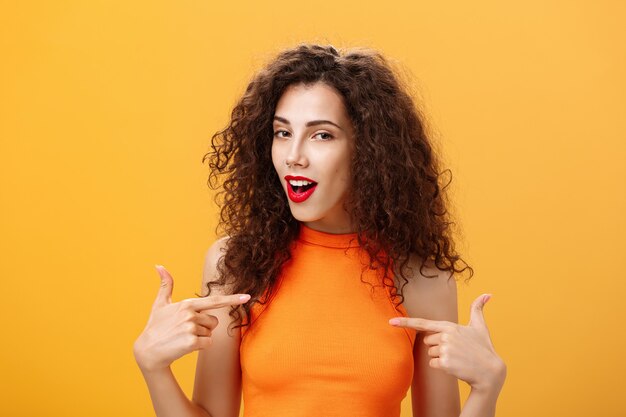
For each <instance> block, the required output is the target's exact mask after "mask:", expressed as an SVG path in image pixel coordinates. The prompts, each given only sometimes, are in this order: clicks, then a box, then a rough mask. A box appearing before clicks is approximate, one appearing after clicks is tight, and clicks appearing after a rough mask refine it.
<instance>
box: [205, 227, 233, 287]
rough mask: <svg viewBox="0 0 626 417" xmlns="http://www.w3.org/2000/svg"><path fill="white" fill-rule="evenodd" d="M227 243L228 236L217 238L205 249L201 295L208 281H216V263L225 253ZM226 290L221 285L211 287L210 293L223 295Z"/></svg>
mask: <svg viewBox="0 0 626 417" xmlns="http://www.w3.org/2000/svg"><path fill="white" fill-rule="evenodd" d="M227 244H228V236H225V237H222V238H219V239H217V240H216V241H215V242H213V244H212V245H211V246H210V247H209V249H208V250H207V251H206V254H205V256H204V270H203V271H202V295H206V294H207V284H208V283H209V282H213V281H216V280H217V278H218V276H217V263H218V262H219V260H220V258H222V256H224V254H225V253H226V247H227ZM227 293H228V290H227V289H225V288H221V287H215V286H214V287H213V288H212V292H211V295H218V294H219V295H223V294H227Z"/></svg>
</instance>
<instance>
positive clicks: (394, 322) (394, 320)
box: [389, 319, 400, 326]
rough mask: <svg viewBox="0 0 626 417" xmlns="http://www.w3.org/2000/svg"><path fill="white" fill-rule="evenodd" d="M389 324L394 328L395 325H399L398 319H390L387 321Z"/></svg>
mask: <svg viewBox="0 0 626 417" xmlns="http://www.w3.org/2000/svg"><path fill="white" fill-rule="evenodd" d="M389 324H393V325H394V326H395V325H396V324H400V319H391V320H389Z"/></svg>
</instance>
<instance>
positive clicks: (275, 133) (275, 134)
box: [274, 130, 289, 138]
mask: <svg viewBox="0 0 626 417" xmlns="http://www.w3.org/2000/svg"><path fill="white" fill-rule="evenodd" d="M280 133H289V132H287V131H286V130H277V131H276V132H274V136H275V137H279V138H284V136H280Z"/></svg>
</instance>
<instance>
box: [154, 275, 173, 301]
mask: <svg viewBox="0 0 626 417" xmlns="http://www.w3.org/2000/svg"><path fill="white" fill-rule="evenodd" d="M154 267H155V268H156V270H157V272H158V273H159V276H160V277H161V288H159V293H158V294H157V296H156V300H154V305H155V306H164V305H167V304H171V303H172V289H173V288H174V278H172V276H171V275H170V273H169V272H167V270H166V269H165V267H164V266H163V265H155V266H154Z"/></svg>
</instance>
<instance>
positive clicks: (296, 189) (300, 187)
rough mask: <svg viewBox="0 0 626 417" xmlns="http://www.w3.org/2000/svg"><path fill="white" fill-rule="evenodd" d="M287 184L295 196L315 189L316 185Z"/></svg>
mask: <svg viewBox="0 0 626 417" xmlns="http://www.w3.org/2000/svg"><path fill="white" fill-rule="evenodd" d="M287 184H289V186H290V187H291V189H292V190H293V192H294V193H296V194H302V193H305V192H307V191H308V190H310V189H311V188H313V187H315V186H316V185H317V183H316V182H314V183H311V184H307V185H291V183H289V182H287Z"/></svg>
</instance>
